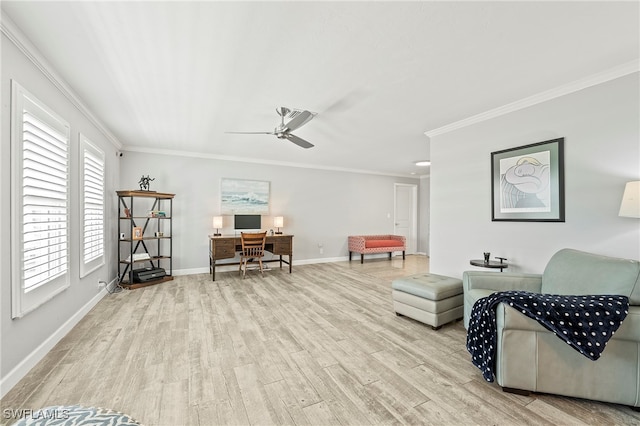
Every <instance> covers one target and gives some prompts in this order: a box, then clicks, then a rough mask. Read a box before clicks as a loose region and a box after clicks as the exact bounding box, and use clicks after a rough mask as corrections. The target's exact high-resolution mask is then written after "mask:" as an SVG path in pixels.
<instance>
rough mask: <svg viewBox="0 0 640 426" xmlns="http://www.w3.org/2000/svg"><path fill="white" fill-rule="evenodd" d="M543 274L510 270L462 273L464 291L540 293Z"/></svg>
mask: <svg viewBox="0 0 640 426" xmlns="http://www.w3.org/2000/svg"><path fill="white" fill-rule="evenodd" d="M541 287H542V275H541V274H520V273H508V272H486V271H465V272H464V273H463V274H462V288H463V289H464V292H465V293H466V292H468V291H470V290H477V289H483V290H493V291H507V290H522V291H530V292H533V293H540V289H541Z"/></svg>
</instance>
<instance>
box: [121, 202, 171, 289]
mask: <svg viewBox="0 0 640 426" xmlns="http://www.w3.org/2000/svg"><path fill="white" fill-rule="evenodd" d="M116 193H117V194H118V237H119V243H118V277H119V279H118V281H119V284H120V285H121V286H122V287H125V288H129V289H134V288H139V287H146V286H149V285H154V284H160V283H163V282H167V281H171V280H173V260H172V253H173V233H172V231H173V226H172V213H173V197H174V196H175V194H167V193H162V192H155V191H137V190H130V191H116ZM134 231H137V232H135V233H134ZM140 256H145V258H138V257H140ZM146 268H164V270H165V273H166V275H165V276H164V277H161V278H157V279H154V280H153V281H146V282H135V281H134V278H133V276H134V270H139V269H140V270H141V269H146Z"/></svg>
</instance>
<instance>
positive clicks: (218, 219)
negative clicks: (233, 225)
mask: <svg viewBox="0 0 640 426" xmlns="http://www.w3.org/2000/svg"><path fill="white" fill-rule="evenodd" d="M213 227H214V228H215V230H216V232H215V233H214V234H213V236H214V237H219V236H221V235H222V234H221V233H220V228H222V216H214V217H213Z"/></svg>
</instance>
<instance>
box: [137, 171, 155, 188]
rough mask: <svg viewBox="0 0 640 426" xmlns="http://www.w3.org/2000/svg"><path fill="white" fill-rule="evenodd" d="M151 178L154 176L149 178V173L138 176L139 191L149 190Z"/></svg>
mask: <svg viewBox="0 0 640 426" xmlns="http://www.w3.org/2000/svg"><path fill="white" fill-rule="evenodd" d="M152 180H156V178H153V179H152V178H150V177H149V175H146V176H145V175H142V177H141V178H140V181H139V182H138V185H140V191H150V189H149V187H150V184H149V183H150V182H151V181H152Z"/></svg>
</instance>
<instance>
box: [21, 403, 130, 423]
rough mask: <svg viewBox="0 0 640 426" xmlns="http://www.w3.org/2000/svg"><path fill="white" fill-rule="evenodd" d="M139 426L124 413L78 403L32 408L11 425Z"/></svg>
mask: <svg viewBox="0 0 640 426" xmlns="http://www.w3.org/2000/svg"><path fill="white" fill-rule="evenodd" d="M50 425H60V426H77V425H83V426H139V425H140V423H138V422H137V421H135V420H133V419H132V418H131V417H129V416H127V415H126V414H122V413H118V412H116V411H113V410H108V409H105V408H96V407H82V406H80V405H58V406H52V407H46V408H42V409H40V410H34V411H31V412H29V413H27V415H26V416H25V417H24V418H22V419H20V420H18V421H17V422H16V423H14V424H13V426H50Z"/></svg>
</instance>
